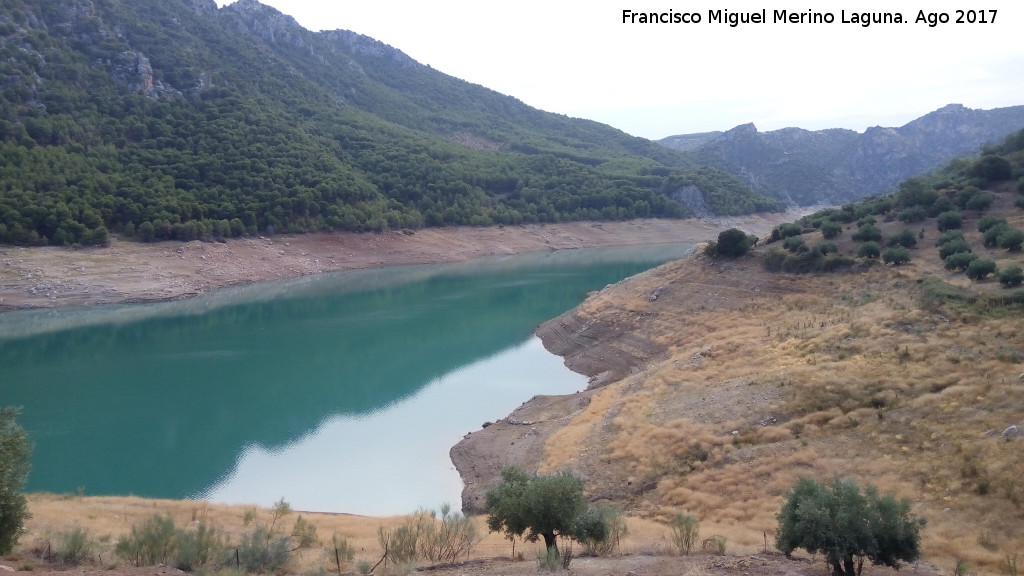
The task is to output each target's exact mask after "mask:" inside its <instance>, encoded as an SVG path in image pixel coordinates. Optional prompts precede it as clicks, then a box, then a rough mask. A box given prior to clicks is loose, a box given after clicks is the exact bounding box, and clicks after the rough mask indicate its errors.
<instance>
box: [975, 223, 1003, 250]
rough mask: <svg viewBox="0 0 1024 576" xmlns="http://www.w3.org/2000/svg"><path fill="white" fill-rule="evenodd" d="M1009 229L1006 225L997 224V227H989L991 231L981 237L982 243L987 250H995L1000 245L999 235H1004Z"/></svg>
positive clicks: (986, 231)
mask: <svg viewBox="0 0 1024 576" xmlns="http://www.w3.org/2000/svg"><path fill="white" fill-rule="evenodd" d="M1007 228H1008V226H1006V225H1005V224H1004V225H998V224H997V225H995V226H991V227H989V229H988V230H985V232H984V233H983V234H982V235H981V243H982V244H983V245H984V246H985V248H995V247H996V246H998V245H999V235H1000V234H1002V233H1003V232H1004V231H1005V230H1007Z"/></svg>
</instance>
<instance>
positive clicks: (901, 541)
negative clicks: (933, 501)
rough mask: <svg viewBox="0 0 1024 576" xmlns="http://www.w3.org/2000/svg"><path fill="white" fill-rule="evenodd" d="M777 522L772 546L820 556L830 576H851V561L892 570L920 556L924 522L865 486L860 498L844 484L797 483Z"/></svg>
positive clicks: (848, 483) (900, 503)
mask: <svg viewBox="0 0 1024 576" xmlns="http://www.w3.org/2000/svg"><path fill="white" fill-rule="evenodd" d="M778 521H779V530H778V532H777V533H776V538H775V545H776V547H778V549H779V550H780V551H781V552H783V553H784V554H786V556H789V555H790V554H791V553H792V552H793V550H796V549H797V548H803V549H805V550H807V551H808V552H810V553H811V554H817V553H821V554H823V555H824V557H825V561H826V562H827V563H828V565H829V566H830V567H831V568H832V573H833V574H834V575H835V576H857V570H856V567H855V565H854V561H853V558H854V556H863V557H866V558H869V559H870V560H871V561H872V563H874V564H882V565H885V566H889V567H893V568H898V567H899V565H900V561H901V560H903V561H906V562H913V561H915V560H917V559H918V558H919V557H920V556H921V550H920V545H921V534H920V530H921V528H923V527H924V525H925V521H924V520H923V519H918V518H916V517H914V515H913V514H911V512H910V500H908V499H903V500H896V499H895V498H894V497H893V496H891V495H885V496H879V495H878V491H877V490H876V489H875V487H874V486H871V485H868V487H867V488H866V489H865V492H864V494H861V492H860V489H859V488H858V487H857V485H856V484H855V483H853V482H852V481H849V480H835V481H833V482H832V484H831V485H825V484H820V483H818V482H816V481H814V480H813V479H810V478H806V477H805V478H801V479H800V480H798V481H797V483H796V485H795V486H793V488H792V489H790V491H789V493H788V494H787V495H786V502H785V503H784V504H783V505H782V509H781V510H780V511H779V514H778Z"/></svg>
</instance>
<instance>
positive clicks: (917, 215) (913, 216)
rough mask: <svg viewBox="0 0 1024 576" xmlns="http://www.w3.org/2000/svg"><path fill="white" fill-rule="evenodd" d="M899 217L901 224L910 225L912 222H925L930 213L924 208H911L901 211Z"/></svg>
mask: <svg viewBox="0 0 1024 576" xmlns="http://www.w3.org/2000/svg"><path fill="white" fill-rule="evenodd" d="M897 217H898V218H899V219H900V222H906V223H907V224H910V223H911V222H920V221H922V220H924V219H925V218H927V217H928V212H926V211H925V209H924V207H923V206H910V207H909V208H904V209H903V210H900V213H899V215H898V216H897Z"/></svg>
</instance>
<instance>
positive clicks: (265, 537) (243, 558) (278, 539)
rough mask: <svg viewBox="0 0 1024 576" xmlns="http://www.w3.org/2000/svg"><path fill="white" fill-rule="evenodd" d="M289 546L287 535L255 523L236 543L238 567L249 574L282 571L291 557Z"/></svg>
mask: <svg viewBox="0 0 1024 576" xmlns="http://www.w3.org/2000/svg"><path fill="white" fill-rule="evenodd" d="M290 548H291V547H290V545H289V541H288V537H287V536H284V535H283V534H281V533H279V532H275V531H274V530H272V529H271V528H270V527H269V526H264V525H257V526H256V527H254V528H253V529H252V530H251V531H249V532H247V533H245V534H243V535H242V539H241V542H239V544H238V549H237V554H238V562H239V567H240V568H241V569H242V570H245V571H246V572H247V573H250V574H262V573H265V572H273V573H278V572H282V571H283V570H284V568H285V567H286V566H287V565H288V561H289V560H290V559H291V550H290Z"/></svg>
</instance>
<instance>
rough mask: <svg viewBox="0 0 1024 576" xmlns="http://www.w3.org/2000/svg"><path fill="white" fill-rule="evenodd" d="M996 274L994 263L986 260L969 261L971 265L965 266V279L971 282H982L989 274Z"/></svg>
mask: <svg viewBox="0 0 1024 576" xmlns="http://www.w3.org/2000/svg"><path fill="white" fill-rule="evenodd" d="M997 272H998V270H997V268H996V263H995V262H993V261H992V260H989V259H988V258H978V259H976V260H971V263H970V264H968V265H967V277H968V278H970V279H971V280H984V279H985V278H986V277H988V275H989V274H996V273H997Z"/></svg>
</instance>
